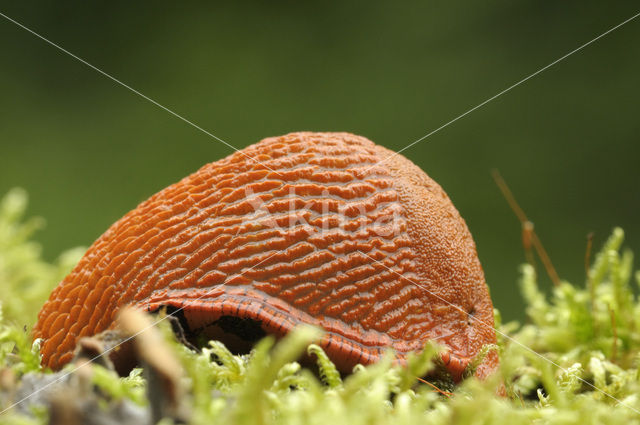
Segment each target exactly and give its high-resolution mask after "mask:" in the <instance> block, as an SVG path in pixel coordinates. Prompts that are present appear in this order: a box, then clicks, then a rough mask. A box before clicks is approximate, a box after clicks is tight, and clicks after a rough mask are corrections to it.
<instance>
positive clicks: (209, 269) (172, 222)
mask: <svg viewBox="0 0 640 425" xmlns="http://www.w3.org/2000/svg"><path fill="white" fill-rule="evenodd" d="M125 305H133V306H136V307H138V308H141V309H144V310H147V311H157V310H159V309H160V308H162V307H167V308H168V309H169V310H170V311H171V310H173V311H176V310H178V309H182V310H180V314H179V315H180V317H181V320H182V321H183V322H184V325H185V326H186V327H187V328H188V330H189V331H190V332H192V333H193V334H198V333H199V334H204V335H206V336H208V337H210V338H217V339H221V340H223V341H225V342H227V343H228V344H230V345H231V346H236V347H243V346H244V348H246V346H247V345H248V344H250V343H252V342H254V340H255V339H257V338H259V337H260V336H262V335H264V333H268V334H273V335H276V336H282V335H284V334H286V333H287V332H289V331H290V330H291V329H293V328H294V327H295V326H297V325H299V324H303V323H306V324H311V325H315V326H318V327H321V328H323V329H324V330H325V331H326V333H325V336H324V338H323V339H322V341H321V342H320V345H321V346H322V348H323V349H324V350H325V351H326V352H327V354H328V355H329V357H330V358H331V359H332V360H333V361H334V362H335V363H336V365H337V366H338V368H339V369H340V370H342V371H350V370H351V369H352V368H353V366H354V365H356V364H358V363H361V364H369V363H372V362H375V361H376V360H378V359H380V357H381V355H382V354H383V352H384V351H385V350H386V349H387V348H389V347H390V348H393V349H394V350H395V352H396V354H397V356H398V359H399V360H400V361H403V360H404V359H405V358H406V355H407V353H409V352H411V351H415V350H420V349H422V348H423V346H424V344H425V343H426V342H427V341H428V340H436V341H438V342H439V343H441V344H443V345H444V346H446V347H448V350H447V351H446V352H445V353H444V354H443V355H442V359H443V363H444V364H445V366H446V369H447V370H448V371H449V373H450V374H451V375H452V377H453V379H454V380H456V381H459V380H460V379H461V377H462V374H463V371H464V369H465V367H466V366H467V365H468V364H469V362H470V361H471V360H472V359H473V358H474V356H476V354H477V353H478V352H479V351H480V350H481V349H482V347H483V346H484V345H485V344H492V343H495V341H496V338H495V333H494V329H493V306H492V303H491V299H490V297H489V293H488V289H487V286H486V284H485V280H484V275H483V271H482V268H481V266H480V262H479V261H478V257H477V254H476V248H475V244H474V242H473V239H472V237H471V235H470V233H469V230H468V229H467V226H466V224H465V222H464V220H463V219H462V218H461V217H460V215H459V213H458V211H457V210H456V209H455V207H454V206H453V204H452V203H451V201H450V200H449V198H448V197H447V195H446V194H445V192H444V191H443V190H442V188H441V187H440V186H439V185H438V184H437V183H435V182H434V181H433V180H431V179H430V178H429V177H428V176H427V175H426V174H425V173H424V172H423V171H422V170H420V169H419V168H418V167H417V166H415V165H414V164H413V163H412V162H411V161H409V160H407V159H406V158H404V157H403V156H401V155H397V154H396V155H394V154H393V153H392V152H391V151H389V150H387V149H385V148H383V147H380V146H377V145H375V144H374V143H372V142H371V141H369V140H367V139H365V138H363V137H359V136H355V135H352V134H348V133H292V134H288V135H286V136H282V137H273V138H267V139H264V140H262V141H261V142H259V143H257V144H254V145H251V146H249V147H247V148H245V149H243V150H242V151H239V152H236V153H234V154H232V155H230V156H228V157H227V158H224V159H222V160H219V161H216V162H213V163H211V164H208V165H205V166H204V167H202V168H201V169H200V170H198V171H197V172H195V173H194V174H192V175H190V176H188V177H185V178H184V179H182V180H181V181H180V182H178V183H176V184H173V185H171V186H169V187H167V188H166V189H164V190H162V191H160V192H159V193H157V194H155V195H153V196H152V197H151V198H149V199H148V200H146V201H144V202H143V203H141V204H140V205H139V206H138V207H137V208H136V209H134V210H133V211H131V212H129V213H128V214H126V215H125V216H124V217H122V218H121V219H120V220H118V221H117V222H116V223H115V224H113V225H112V226H111V227H110V228H109V229H108V230H107V231H106V232H105V233H104V234H103V235H102V236H101V237H100V238H99V239H98V240H97V241H96V242H95V243H94V244H93V245H92V246H91V247H90V248H89V250H88V251H87V253H86V254H85V256H84V257H83V258H82V259H81V260H80V262H79V264H78V265H77V266H76V267H75V269H73V271H72V272H71V273H70V274H69V275H68V276H67V277H66V278H65V279H64V280H63V281H62V282H61V283H60V284H59V285H58V287H56V288H55V290H54V291H53V293H52V294H51V296H50V298H49V300H48V301H47V302H46V304H45V305H44V306H43V308H42V310H41V311H40V314H39V317H38V322H37V324H36V326H35V328H34V336H35V337H37V338H42V339H43V343H42V356H43V363H44V365H46V366H49V367H51V368H53V369H58V368H60V367H61V366H63V365H64V364H65V363H67V362H69V361H70V360H71V358H72V356H73V350H74V347H75V346H76V342H77V341H78V339H79V338H80V337H82V336H89V335H94V334H97V333H99V332H101V331H104V330H107V329H109V328H110V327H112V325H113V324H114V321H115V316H116V313H117V312H118V310H119V309H120V308H121V307H123V306H125ZM497 365H498V357H497V354H496V353H495V352H494V351H491V352H490V353H489V354H488V355H487V356H486V357H485V359H484V361H483V362H482V364H481V365H480V366H479V367H478V368H477V369H476V375H477V376H479V377H485V376H487V375H488V374H490V373H491V372H492V371H493V370H494V369H495V368H496V367H497Z"/></svg>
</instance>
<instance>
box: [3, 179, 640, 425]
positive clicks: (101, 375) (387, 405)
mask: <svg viewBox="0 0 640 425" xmlns="http://www.w3.org/2000/svg"><path fill="white" fill-rule="evenodd" d="M25 202H26V198H25V195H24V193H23V192H19V191H13V192H11V193H9V194H8V195H7V196H5V198H4V200H3V201H2V204H1V205H2V206H1V207H0V285H1V287H2V292H1V293H0V297H1V298H0V300H1V301H0V303H1V304H2V305H3V308H4V316H3V317H0V409H4V408H5V407H6V406H8V405H10V403H11V398H10V397H9V393H10V391H9V390H7V389H6V388H5V389H3V388H2V385H3V384H2V373H5V374H6V371H11V373H12V374H13V376H15V377H16V380H17V381H18V382H19V381H20V378H21V377H23V376H25V374H26V373H28V372H35V371H38V370H39V364H38V361H39V357H38V351H37V349H38V347H37V343H36V344H35V345H34V344H32V341H31V340H30V338H29V336H28V333H25V331H24V328H23V327H24V324H27V325H31V324H32V323H33V320H34V318H35V310H37V308H38V306H39V305H40V304H41V302H42V301H43V300H44V298H46V296H47V294H48V293H49V291H50V290H51V288H52V287H53V286H54V285H55V284H56V282H57V280H58V279H59V278H60V277H61V275H62V274H64V272H66V270H67V269H68V266H69V264H68V263H65V262H64V261H62V262H58V263H56V264H48V263H46V262H44V261H42V260H41V259H40V257H39V250H38V248H37V246H36V245H35V244H34V243H33V242H31V241H30V240H29V237H30V235H31V234H32V232H33V230H34V229H35V228H37V227H38V226H39V224H38V223H39V222H38V221H26V222H23V221H22V214H23V212H24V207H25ZM623 236H624V235H623V232H622V230H620V229H615V230H614V231H613V234H612V236H611V237H610V239H609V240H608V241H607V242H606V244H605V245H604V247H603V248H602V250H601V252H600V253H599V254H598V255H597V256H596V257H595V260H594V263H593V266H592V267H591V269H590V272H589V275H588V279H587V282H586V283H585V284H584V285H583V286H574V285H571V284H570V283H568V282H562V283H561V284H560V285H558V286H557V287H555V288H554V290H553V291H552V293H551V294H550V296H549V297H547V296H545V294H543V293H542V292H541V291H540V289H539V287H538V285H537V281H536V275H535V271H534V270H533V268H532V267H530V266H528V265H525V266H522V269H521V275H522V277H521V280H520V284H521V288H522V293H523V296H524V298H525V301H526V304H527V316H528V320H527V323H526V324H525V325H520V324H518V323H516V322H511V323H507V324H501V323H500V317H499V314H498V313H497V312H496V318H497V323H498V324H497V326H498V330H499V341H498V347H497V348H498V350H499V351H500V358H501V369H500V373H499V374H497V375H496V376H494V377H492V378H490V379H488V380H486V381H484V382H480V381H477V380H475V379H473V378H470V379H467V380H465V381H464V382H463V383H462V385H460V386H459V387H458V388H456V389H455V391H454V392H453V394H448V393H443V392H438V391H436V390H434V389H433V388H432V387H431V386H429V385H425V384H422V383H420V382H418V380H417V378H416V376H422V375H423V374H424V373H425V372H426V371H427V370H428V369H429V368H430V367H431V365H432V363H433V362H432V360H433V359H434V357H435V355H436V352H437V350H436V348H434V347H432V346H430V345H429V346H428V347H427V349H426V350H425V351H424V352H423V353H421V354H416V355H415V356H413V357H412V358H411V360H410V363H409V367H407V368H399V367H395V366H393V365H392V355H391V354H389V356H388V357H387V358H386V359H384V360H383V361H381V362H379V363H378V364H376V365H372V366H369V367H357V368H356V371H355V373H353V374H352V375H350V376H348V377H346V378H344V380H343V379H342V378H341V377H340V375H339V374H338V373H337V372H336V370H335V367H334V366H333V364H332V363H331V362H330V361H329V359H328V358H327V357H326V355H324V353H323V352H322V350H321V349H320V348H319V347H317V346H314V345H310V346H309V342H310V341H312V339H313V338H314V336H316V332H317V331H315V330H310V329H304V330H301V331H300V332H296V333H293V334H291V335H290V336H288V337H287V338H286V339H284V340H283V341H281V342H280V343H278V344H275V347H274V341H273V340H272V339H270V338H266V339H264V340H263V341H261V342H260V343H259V344H258V345H257V346H256V347H255V349H254V350H253V352H252V353H251V354H250V355H247V356H234V355H232V354H231V353H230V352H229V351H228V350H227V349H226V348H225V347H224V345H222V344H220V343H218V342H211V343H209V345H207V346H206V347H205V348H204V349H203V350H202V351H201V352H200V353H194V352H191V351H189V350H188V349H187V348H185V347H184V346H182V345H180V344H178V343H176V342H174V341H172V342H171V346H172V350H173V351H174V353H175V355H176V356H177V358H179V359H180V361H181V363H182V364H183V367H184V370H185V376H184V378H183V380H184V384H185V386H186V387H187V388H188V389H189V390H188V391H187V395H186V396H185V397H184V401H183V402H184V404H185V406H187V410H188V411H189V412H190V413H189V421H190V423H194V424H200V423H202V424H205V423H216V424H254V423H255V424H285V423H287V424H300V423H309V424H315V423H317V424H323V425H324V424H327V423H329V424H335V425H340V424H345V425H346V424H348V425H358V424H363V425H364V424H367V425H373V424H411V425H415V424H416V423H425V424H427V423H428V424H449V423H456V424H481V423H482V424H520V423H522V424H530V423H532V422H535V423H539V424H547V423H548V424H565V423H584V424H596V423H608V424H627V423H640V369H639V366H640V300H639V299H638V297H636V296H635V295H634V291H633V285H634V283H633V282H632V280H634V279H635V283H636V284H639V283H640V273H636V274H635V276H634V274H633V269H632V255H631V253H630V252H629V251H625V252H622V253H621V252H620V247H621V245H622V241H623ZM76 258H77V256H76ZM305 347H308V348H306V349H307V350H308V351H309V353H312V354H313V355H314V356H315V357H316V358H317V361H318V367H319V370H320V373H319V375H320V377H319V378H318V377H316V376H315V375H313V374H312V373H311V372H309V371H308V370H306V369H303V368H301V367H300V365H299V364H298V363H296V361H295V360H296V359H297V358H298V357H299V356H300V354H301V353H302V352H303V351H304V350H305ZM494 348H495V347H494ZM494 348H492V347H487V350H488V349H494ZM212 358H214V359H215V361H212ZM94 369H95V371H94V374H93V381H92V382H93V384H92V385H93V387H94V391H96V392H98V393H100V394H101V397H103V401H104V403H103V404H104V406H103V407H104V408H105V409H106V408H107V407H108V406H106V405H108V404H110V403H111V404H113V403H122V402H123V400H132V401H133V402H135V403H136V404H137V405H142V406H145V405H146V404H147V403H148V400H147V399H146V398H145V396H144V388H145V385H146V384H145V380H144V379H143V378H142V377H141V375H140V371H135V372H133V374H132V375H131V376H129V377H128V378H118V377H117V376H116V375H115V374H114V373H112V372H110V371H108V370H102V369H100V367H99V366H95V367H94ZM38 373H44V372H38ZM38 376H40V375H38ZM501 385H504V387H505V388H506V392H507V396H506V397H502V396H500V395H497V394H496V392H497V390H498V389H499V388H500V387H501ZM46 418H47V412H46V411H45V412H44V413H42V414H40V415H30V414H28V413H25V412H24V410H18V409H16V408H13V409H11V410H8V411H6V412H4V413H2V414H0V423H11V424H18V423H21V424H22V423H24V424H27V423H28V424H35V423H45V422H46V420H47V419H46ZM162 422H163V423H166V424H169V423H172V420H171V419H169V418H167V419H164V420H163V421H162Z"/></svg>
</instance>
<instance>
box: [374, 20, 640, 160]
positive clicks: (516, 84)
mask: <svg viewBox="0 0 640 425" xmlns="http://www.w3.org/2000/svg"><path fill="white" fill-rule="evenodd" d="M638 16H640V12H638V13H636V14H635V15H633V16H632V17H630V18H629V19H627V20H625V21H623V22H621V23H619V24H618V25H616V26H615V27H613V28H610V29H608V30H607V31H605V32H603V33H602V34H600V35H599V36H597V37H596V38H594V39H592V40H590V41H588V42H586V43H584V44H583V45H581V46H580V47H577V48H575V49H574V50H572V51H570V52H569V53H567V54H566V55H564V56H562V57H560V58H558V59H556V60H554V61H553V62H551V63H550V64H548V65H547V66H544V67H542V68H540V69H539V70H537V71H536V72H534V73H533V74H530V75H528V76H527V77H525V78H523V79H522V80H520V81H518V82H517V83H515V84H512V85H510V86H509V87H507V88H506V89H504V90H502V91H501V92H500V93H498V94H496V95H494V96H491V97H490V98H488V99H487V100H485V101H484V102H482V103H480V104H478V105H476V106H474V107H473V108H471V109H469V110H468V111H466V112H464V113H463V114H460V115H458V116H457V117H455V118H454V119H452V120H451V121H448V122H446V123H445V124H443V125H441V126H440V127H438V128H436V129H435V130H433V131H431V132H429V133H427V134H425V135H424V136H422V137H421V138H419V139H418V140H416V141H414V142H412V143H410V144H408V145H407V146H405V147H404V148H402V149H400V150H399V151H396V152H394V153H393V154H391V155H389V156H387V157H386V158H384V159H383V160H381V161H379V162H377V163H376V164H374V165H371V166H370V167H368V168H367V169H366V170H365V171H369V170H370V169H372V168H373V167H375V166H377V165H380V164H383V163H385V162H386V161H388V160H389V159H391V158H393V157H395V156H396V155H398V154H400V153H401V152H403V151H405V150H407V149H409V148H410V147H412V146H413V145H415V144H416V143H420V142H421V141H423V140H424V139H426V138H427V137H429V136H431V135H433V134H436V133H437V132H439V131H440V130H442V129H443V128H446V127H448V126H449V125H451V124H453V123H454V122H456V121H458V120H459V119H460V118H463V117H465V116H467V115H469V114H470V113H472V112H473V111H475V110H476V109H479V108H481V107H483V106H484V105H486V104H487V103H489V102H491V101H492V100H495V99H497V98H498V97H500V96H502V95H503V94H505V93H507V92H508V91H510V90H512V89H514V88H516V87H518V86H519V85H520V84H522V83H524V82H525V81H528V80H530V79H531V78H533V77H535V76H536V75H538V74H540V73H541V72H544V71H546V70H547V69H549V68H551V67H552V66H553V65H555V64H557V63H558V62H560V61H563V60H564V59H566V58H568V57H569V56H571V55H573V54H574V53H576V52H578V51H580V50H582V49H584V48H585V47H587V46H588V45H590V44H592V43H594V42H596V41H598V40H599V39H601V38H602V37H604V36H605V35H607V34H609V33H611V32H613V31H615V30H617V29H618V28H620V27H621V26H623V25H624V24H626V23H628V22H631V21H632V20H634V19H635V18H637V17H638Z"/></svg>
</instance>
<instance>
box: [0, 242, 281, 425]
mask: <svg viewBox="0 0 640 425" xmlns="http://www.w3.org/2000/svg"><path fill="white" fill-rule="evenodd" d="M277 254H280V251H276V252H274V253H273V254H271V255H269V256H268V257H267V258H265V259H264V260H262V261H260V262H259V263H257V264H255V265H253V266H251V267H249V268H248V269H247V270H245V271H243V272H242V273H240V276H243V275H244V274H245V273H248V272H249V271H251V270H253V269H254V268H256V267H258V266H259V265H260V264H262V263H264V262H265V261H267V260H269V259H270V258H273V256H275V255H277ZM222 285H224V282H223V283H220V284H218V285H216V286H214V287H213V288H211V290H210V291H207V293H205V294H203V295H201V296H199V297H198V298H194V299H193V301H198V300H201V299H202V298H204V297H206V296H208V295H209V294H211V293H212V292H213V291H215V290H216V289H218V288H219V287H220V286H222ZM182 310H184V307H180V308H179V309H177V310H176V311H173V312H171V313H169V314H167V315H166V316H164V317H162V318H161V319H158V320H156V321H155V322H153V323H152V324H150V325H149V326H147V327H145V328H143V329H142V330H140V331H138V332H136V333H135V334H133V335H131V336H130V337H128V338H126V339H124V340H123V341H120V342H119V343H118V344H116V345H114V346H113V347H111V348H109V349H107V350H105V351H103V352H102V353H100V354H98V355H97V356H95V357H93V358H92V359H90V360H87V361H86V362H84V363H82V364H80V365H79V366H76V367H74V368H73V369H71V370H70V371H68V372H67V373H64V374H63V375H61V376H59V377H58V378H56V379H54V380H53V381H51V382H49V383H47V384H45V385H43V386H42V387H40V388H38V389H37V390H35V391H34V392H32V393H30V394H29V395H26V396H24V397H23V398H21V399H20V400H18V401H16V402H15V403H13V404H12V405H10V406H9V407H7V408H5V409H3V410H2V411H0V415H2V414H3V413H5V412H7V411H9V410H11V409H13V408H14V407H16V406H17V405H19V404H20V403H22V402H24V401H26V400H28V399H30V398H31V397H33V396H34V395H36V394H38V393H39V392H41V391H43V390H45V389H47V388H48V387H50V386H52V385H54V384H56V383H58V382H60V381H62V380H63V379H64V378H66V377H67V376H69V375H71V374H72V373H74V372H76V371H78V369H80V368H82V367H83V366H86V365H88V364H89V363H92V362H94V361H95V360H97V359H99V358H100V357H102V356H104V355H105V354H108V353H109V352H111V351H112V350H114V349H116V348H117V347H119V346H121V345H122V344H124V343H126V342H127V341H130V340H132V339H133V338H135V337H136V336H138V335H140V334H141V333H143V332H145V331H147V330H149V329H151V328H152V327H154V326H156V325H157V324H158V323H160V322H162V321H163V320H165V319H167V318H168V317H171V316H174V315H176V314H178V313H179V312H181V311H182Z"/></svg>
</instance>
